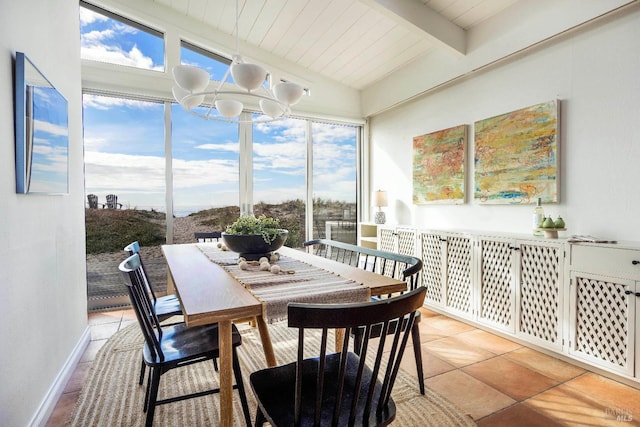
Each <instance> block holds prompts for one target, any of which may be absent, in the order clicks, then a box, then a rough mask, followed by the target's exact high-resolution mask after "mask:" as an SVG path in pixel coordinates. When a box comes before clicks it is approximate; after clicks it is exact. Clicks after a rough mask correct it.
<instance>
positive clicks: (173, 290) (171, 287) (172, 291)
mask: <svg viewBox="0 0 640 427" xmlns="http://www.w3.org/2000/svg"><path fill="white" fill-rule="evenodd" d="M175 293H176V285H175V283H173V277H172V276H171V270H169V267H167V295H171V294H175Z"/></svg>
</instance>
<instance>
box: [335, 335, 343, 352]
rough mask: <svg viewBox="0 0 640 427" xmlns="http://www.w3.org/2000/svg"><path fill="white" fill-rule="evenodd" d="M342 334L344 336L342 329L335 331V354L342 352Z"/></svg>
mask: <svg viewBox="0 0 640 427" xmlns="http://www.w3.org/2000/svg"><path fill="white" fill-rule="evenodd" d="M344 334H345V330H344V329H336V336H335V347H336V353H340V352H342V343H343V342H344Z"/></svg>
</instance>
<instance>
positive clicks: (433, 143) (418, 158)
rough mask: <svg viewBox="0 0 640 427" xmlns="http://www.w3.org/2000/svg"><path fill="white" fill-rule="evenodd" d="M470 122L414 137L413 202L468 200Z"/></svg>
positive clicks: (456, 202) (459, 202) (455, 201)
mask: <svg viewBox="0 0 640 427" xmlns="http://www.w3.org/2000/svg"><path fill="white" fill-rule="evenodd" d="M466 146H467V125H459V126H455V127H452V128H449V129H444V130H440V131H437V132H433V133H429V134H426V135H421V136H416V137H414V138H413V203H414V204H415V205H423V204H461V203H464V180H465V176H464V162H465V157H466V156H465V150H466Z"/></svg>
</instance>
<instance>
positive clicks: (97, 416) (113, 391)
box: [67, 322, 475, 427]
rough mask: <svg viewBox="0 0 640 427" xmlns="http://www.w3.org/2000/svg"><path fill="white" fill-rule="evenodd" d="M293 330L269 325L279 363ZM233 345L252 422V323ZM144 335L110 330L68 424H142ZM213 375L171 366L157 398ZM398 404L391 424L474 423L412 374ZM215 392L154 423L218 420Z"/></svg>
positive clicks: (292, 345)
mask: <svg viewBox="0 0 640 427" xmlns="http://www.w3.org/2000/svg"><path fill="white" fill-rule="evenodd" d="M296 331H297V330H296V329H291V328H288V327H287V325H286V322H279V323H275V324H271V325H269V332H270V334H271V339H272V342H273V346H274V350H275V354H276V358H277V361H278V363H281V364H282V363H287V362H290V361H293V360H295V359H296V351H297V344H298V341H297V334H296ZM241 334H242V345H241V346H240V347H239V349H238V354H239V357H240V363H241V368H242V374H243V377H244V379H245V388H246V389H247V399H248V401H249V409H250V413H251V417H252V421H253V419H254V418H255V410H256V402H255V399H254V397H253V393H252V391H251V387H250V385H249V374H250V373H251V372H254V371H256V370H258V369H262V368H264V367H265V366H266V363H265V359H264V354H263V352H262V345H261V343H260V337H259V334H258V331H257V329H256V328H250V327H242V326H241ZM142 342H143V338H142V334H141V333H140V330H139V327H138V325H137V324H132V325H130V326H128V327H126V328H124V329H123V330H121V331H120V332H118V333H116V334H115V335H113V336H112V337H111V338H110V339H109V340H108V341H107V343H105V345H104V346H103V347H102V349H100V351H99V352H98V354H97V355H96V358H95V360H94V362H93V364H92V368H91V370H90V372H89V374H88V377H87V380H86V381H85V384H84V387H83V388H82V391H81V393H80V396H79V398H78V401H77V403H76V406H75V408H74V410H73V414H72V416H71V418H70V420H69V422H68V423H67V425H68V426H82V427H85V426H110V427H111V426H123V427H124V426H127V427H130V426H143V425H144V422H145V414H144V413H143V412H142V406H143V401H144V387H143V386H139V385H138V375H139V372H140V362H141V356H140V348H141V346H142ZM217 381H218V375H217V373H216V372H215V371H214V370H213V364H212V363H211V362H208V363H207V362H205V363H197V364H195V365H189V366H186V367H183V368H180V369H174V370H172V371H170V372H168V373H166V374H165V375H163V376H162V378H161V380H160V393H159V395H158V397H159V398H163V397H167V396H173V395H176V394H186V393H190V392H193V391H198V390H206V389H208V388H212V387H214V386H217ZM393 399H394V401H395V402H396V406H397V415H396V420H395V421H394V423H393V425H395V426H415V427H418V426H419V427H424V426H434V427H449V426H451V427H459V426H474V425H475V423H474V422H473V421H472V420H471V418H470V417H469V416H467V415H465V414H464V413H462V411H460V410H459V409H458V408H456V407H455V406H454V405H453V404H451V403H450V402H448V401H447V400H446V399H444V398H443V397H441V396H439V395H438V394H436V393H435V392H433V391H431V390H429V389H427V391H426V395H425V396H422V395H420V393H419V391H418V386H417V381H416V379H415V378H413V377H412V376H410V375H409V374H407V373H406V372H401V373H400V374H399V375H398V379H397V381H396V384H395V386H394V390H393ZM219 403H220V402H219V395H217V394H215V395H210V396H206V397H200V398H195V399H188V400H185V401H181V402H175V403H170V404H167V405H162V406H159V407H157V408H156V413H155V419H154V426H171V427H175V426H189V427H191V426H215V425H219V419H220V417H219V412H218V411H219ZM233 410H234V426H243V425H244V419H243V417H242V409H241V407H240V400H239V398H238V395H237V392H236V391H234V409H233Z"/></svg>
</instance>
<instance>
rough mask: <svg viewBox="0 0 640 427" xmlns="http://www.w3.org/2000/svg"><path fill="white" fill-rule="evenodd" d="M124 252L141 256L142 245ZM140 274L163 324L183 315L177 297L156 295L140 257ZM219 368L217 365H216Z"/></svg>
mask: <svg viewBox="0 0 640 427" xmlns="http://www.w3.org/2000/svg"><path fill="white" fill-rule="evenodd" d="M124 251H125V252H126V253H127V254H128V255H129V256H131V255H134V254H138V255H139V254H140V244H139V243H138V242H137V241H136V242H133V243H131V244H129V245H127V246H125V248H124ZM140 274H141V277H142V282H143V285H144V288H145V289H146V291H147V293H148V294H149V295H151V307H152V308H153V312H154V313H155V315H156V316H157V317H158V320H159V321H160V322H163V321H165V320H167V319H169V318H171V317H173V316H179V315H181V314H182V306H181V305H180V300H179V299H178V297H177V296H176V295H165V296H160V297H158V296H156V293H155V292H154V291H153V287H152V286H151V282H150V281H149V276H148V275H147V272H146V270H145V268H144V264H143V262H142V258H141V257H140ZM145 366H146V365H145V363H144V361H143V362H142V366H141V368H140V380H139V384H142V383H143V382H144V374H145ZM216 368H217V365H216Z"/></svg>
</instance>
